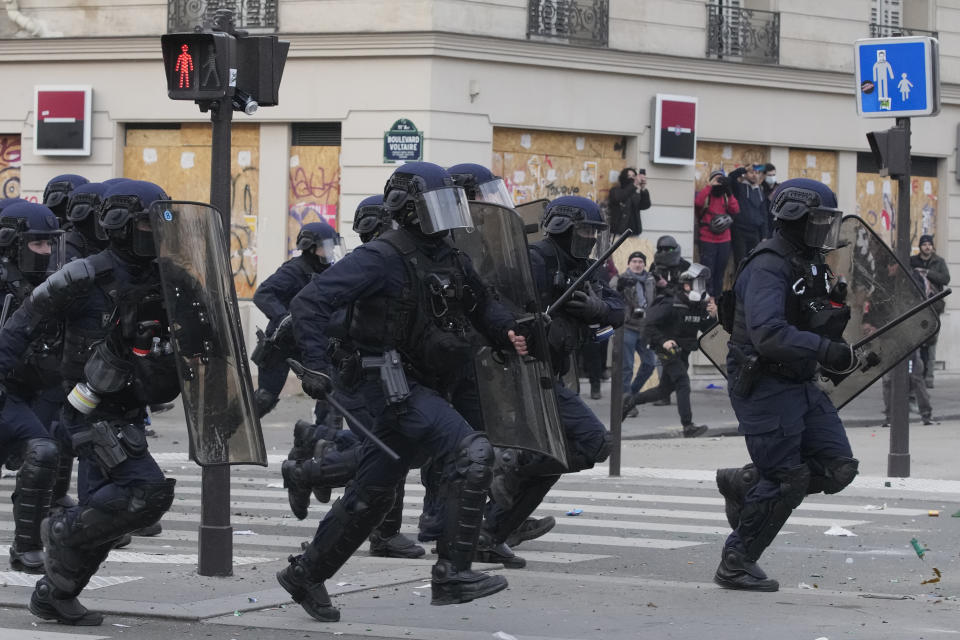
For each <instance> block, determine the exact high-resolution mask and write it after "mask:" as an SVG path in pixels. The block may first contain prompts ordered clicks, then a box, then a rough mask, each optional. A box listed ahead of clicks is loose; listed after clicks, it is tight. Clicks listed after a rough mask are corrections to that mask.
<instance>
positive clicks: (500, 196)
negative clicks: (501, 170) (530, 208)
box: [477, 178, 516, 209]
mask: <svg viewBox="0 0 960 640" xmlns="http://www.w3.org/2000/svg"><path fill="white" fill-rule="evenodd" d="M477 200H479V201H481V202H489V203H491V204H498V205H500V206H501V207H507V208H508V209H513V208H514V207H515V206H516V205H515V204H514V202H513V196H511V195H510V191H509V190H508V189H507V185H506V184H505V183H504V182H503V178H497V179H495V180H491V181H490V182H484V183H483V184H481V185H478V186H477Z"/></svg>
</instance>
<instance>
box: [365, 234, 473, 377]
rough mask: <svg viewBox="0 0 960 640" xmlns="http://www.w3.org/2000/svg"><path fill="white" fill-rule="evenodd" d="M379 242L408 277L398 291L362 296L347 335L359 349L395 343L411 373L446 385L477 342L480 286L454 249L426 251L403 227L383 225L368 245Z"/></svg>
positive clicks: (459, 371)
mask: <svg viewBox="0 0 960 640" xmlns="http://www.w3.org/2000/svg"><path fill="white" fill-rule="evenodd" d="M375 243H383V244H386V245H388V246H390V247H391V248H392V249H393V250H394V251H396V252H397V253H398V254H399V255H400V256H401V258H402V259H403V263H404V266H405V267H406V272H407V278H406V285H405V286H404V288H403V289H401V290H400V291H397V292H396V295H394V296H390V297H385V296H377V297H370V298H364V299H362V300H358V301H357V302H356V303H354V305H353V307H352V308H351V309H350V310H349V311H348V316H349V317H348V318H347V321H346V323H347V326H348V327H349V329H348V336H349V340H350V341H351V342H352V343H353V345H354V346H355V347H356V348H357V349H359V350H360V351H361V353H366V354H375V355H380V354H382V353H383V352H384V351H386V350H388V349H396V350H397V351H399V352H400V353H401V354H402V355H403V357H404V363H405V365H406V366H407V369H408V371H409V372H410V373H411V375H412V376H413V377H414V378H415V379H417V380H419V381H420V382H421V383H423V384H425V385H427V386H430V387H432V388H435V389H436V388H437V387H438V386H444V387H446V386H450V385H451V384H452V383H454V382H455V381H456V379H459V376H460V375H462V371H463V369H464V367H465V365H466V364H467V363H469V361H470V359H471V358H472V356H473V350H474V348H475V347H476V346H477V345H478V344H479V336H478V334H477V332H476V329H474V327H473V324H472V323H471V321H470V317H469V316H470V314H471V313H472V312H473V310H474V309H475V308H476V306H477V303H478V298H477V295H478V292H476V291H474V287H473V285H472V284H471V283H469V282H468V279H467V274H466V270H465V268H464V263H463V258H462V256H461V255H460V252H459V251H457V250H456V249H452V250H449V251H443V252H441V253H442V254H443V255H441V256H437V257H435V256H431V255H428V254H427V253H426V252H425V251H424V250H423V248H422V247H421V246H420V244H418V242H417V240H416V238H415V237H413V236H412V235H411V234H410V233H409V232H407V231H405V230H403V229H395V230H391V231H387V232H386V233H384V234H382V235H381V236H380V237H379V238H377V239H376V240H373V241H371V242H370V243H369V244H368V246H375Z"/></svg>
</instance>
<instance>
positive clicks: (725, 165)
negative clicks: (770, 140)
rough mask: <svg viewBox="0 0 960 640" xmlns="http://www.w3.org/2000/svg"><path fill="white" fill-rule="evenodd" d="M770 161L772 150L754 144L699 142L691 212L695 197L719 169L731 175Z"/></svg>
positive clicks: (691, 197) (691, 196)
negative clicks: (711, 175)
mask: <svg viewBox="0 0 960 640" xmlns="http://www.w3.org/2000/svg"><path fill="white" fill-rule="evenodd" d="M769 161H770V148H769V147H764V146H760V145H753V144H734V143H728V142H697V163H696V170H695V174H694V191H693V193H692V194H690V210H691V211H692V210H693V196H694V194H695V193H696V192H697V191H699V190H700V189H702V188H703V186H704V185H705V184H707V178H709V177H710V174H711V173H712V172H713V171H716V170H717V169H723V171H724V172H726V173H728V174H729V173H730V172H731V171H733V170H734V169H736V168H737V167H743V166H746V165H748V164H765V163H767V162H769Z"/></svg>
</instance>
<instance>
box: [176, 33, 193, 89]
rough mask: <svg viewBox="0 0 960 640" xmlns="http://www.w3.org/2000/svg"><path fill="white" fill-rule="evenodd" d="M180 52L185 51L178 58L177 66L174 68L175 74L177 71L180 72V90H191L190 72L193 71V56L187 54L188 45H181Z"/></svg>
mask: <svg viewBox="0 0 960 640" xmlns="http://www.w3.org/2000/svg"><path fill="white" fill-rule="evenodd" d="M180 50H181V51H183V53H181V54H180V55H179V56H177V64H176V66H175V67H174V68H173V71H174V73H176V72H177V71H179V72H180V85H179V86H180V88H181V89H189V88H190V72H191V71H193V56H191V55H190V54H189V53H187V45H185V44H184V45H180Z"/></svg>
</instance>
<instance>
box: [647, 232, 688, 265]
mask: <svg viewBox="0 0 960 640" xmlns="http://www.w3.org/2000/svg"><path fill="white" fill-rule="evenodd" d="M680 260H681V256H680V243H679V242H677V239H676V238H674V237H673V236H660V237H659V238H658V239H657V252H656V253H654V254H653V262H654V263H655V264H661V265H663V266H665V267H676V266H677V265H679V264H680Z"/></svg>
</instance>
